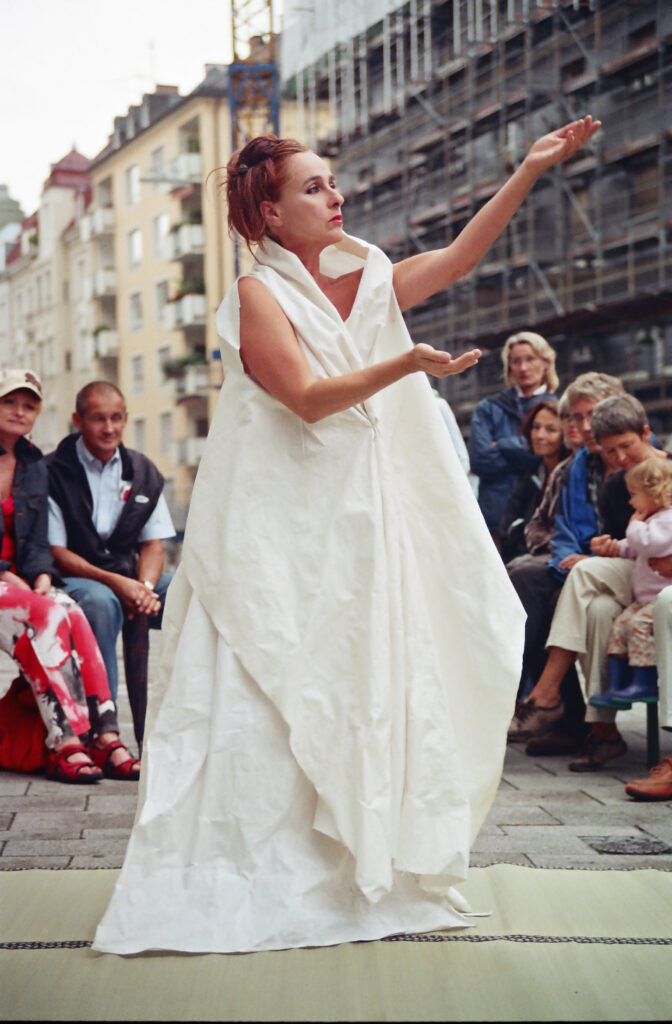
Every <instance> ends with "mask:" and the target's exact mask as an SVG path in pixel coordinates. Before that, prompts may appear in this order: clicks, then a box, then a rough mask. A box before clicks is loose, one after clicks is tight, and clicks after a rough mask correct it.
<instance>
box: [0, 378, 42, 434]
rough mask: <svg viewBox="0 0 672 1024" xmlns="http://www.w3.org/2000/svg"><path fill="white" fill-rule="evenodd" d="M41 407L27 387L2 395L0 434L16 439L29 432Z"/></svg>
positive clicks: (35, 396) (0, 403)
mask: <svg viewBox="0 0 672 1024" xmlns="http://www.w3.org/2000/svg"><path fill="white" fill-rule="evenodd" d="M41 407H42V403H41V402H40V400H39V398H38V397H37V395H34V394H33V392H32V391H28V389H27V388H19V390H18V391H10V392H9V394H8V395H3V396H2V398H0V434H2V435H3V436H4V437H13V438H16V439H18V438H19V437H23V436H24V435H25V434H29V433H30V432H31V430H32V429H33V424H34V423H35V420H36V419H37V417H38V415H39V412H40V409H41Z"/></svg>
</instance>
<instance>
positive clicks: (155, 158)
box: [149, 146, 166, 192]
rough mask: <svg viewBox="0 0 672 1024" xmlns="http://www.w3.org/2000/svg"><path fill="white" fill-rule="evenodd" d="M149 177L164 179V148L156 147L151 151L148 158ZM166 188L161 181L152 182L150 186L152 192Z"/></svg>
mask: <svg viewBox="0 0 672 1024" xmlns="http://www.w3.org/2000/svg"><path fill="white" fill-rule="evenodd" d="M149 167H150V171H149V175H150V177H151V178H159V179H160V178H165V177H166V147H165V146H157V147H156V149H153V150H152V152H151V153H150V156H149ZM165 188H166V183H165V182H163V181H154V182H153V184H152V191H153V192H160V191H162V190H164V189H165Z"/></svg>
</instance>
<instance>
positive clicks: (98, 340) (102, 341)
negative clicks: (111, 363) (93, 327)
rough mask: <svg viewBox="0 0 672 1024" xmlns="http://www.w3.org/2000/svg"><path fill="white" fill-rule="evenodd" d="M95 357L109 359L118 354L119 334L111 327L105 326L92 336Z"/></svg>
mask: <svg viewBox="0 0 672 1024" xmlns="http://www.w3.org/2000/svg"><path fill="white" fill-rule="evenodd" d="M93 350H94V353H95V356H96V359H109V358H111V357H113V356H117V355H119V335H118V334H117V332H116V331H115V330H114V328H112V327H105V328H103V330H101V331H98V332H97V333H96V334H94V337H93Z"/></svg>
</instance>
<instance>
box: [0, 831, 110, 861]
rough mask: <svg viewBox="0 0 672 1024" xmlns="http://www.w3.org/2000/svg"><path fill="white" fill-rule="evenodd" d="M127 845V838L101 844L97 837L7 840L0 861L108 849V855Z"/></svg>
mask: <svg viewBox="0 0 672 1024" xmlns="http://www.w3.org/2000/svg"><path fill="white" fill-rule="evenodd" d="M127 845H128V836H124V837H119V838H115V839H105V840H103V841H102V842H100V841H99V840H98V838H97V837H94V838H93V839H92V838H88V839H64V840H62V839H35V840H32V839H26V838H21V839H8V840H7V842H6V844H5V847H4V849H3V851H2V859H3V860H6V859H10V858H12V857H30V856H33V855H34V856H36V857H50V856H51V857H56V856H61V857H62V856H64V855H66V854H68V855H69V856H74V855H75V854H76V855H77V856H82V855H92V854H96V853H98V852H99V851H102V850H104V849H108V848H109V851H110V853H118V852H120V851H122V852H123V851H125V850H126V846H127Z"/></svg>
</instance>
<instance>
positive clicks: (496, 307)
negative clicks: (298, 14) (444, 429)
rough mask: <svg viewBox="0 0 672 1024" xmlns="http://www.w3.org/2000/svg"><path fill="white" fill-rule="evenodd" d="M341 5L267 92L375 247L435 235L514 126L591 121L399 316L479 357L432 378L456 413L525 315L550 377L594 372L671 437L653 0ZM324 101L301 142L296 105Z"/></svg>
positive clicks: (452, 218)
mask: <svg viewBox="0 0 672 1024" xmlns="http://www.w3.org/2000/svg"><path fill="white" fill-rule="evenodd" d="M302 3H303V7H304V10H307V13H306V14H305V18H306V19H307V21H306V24H308V23H309V22H310V19H311V17H313V16H314V15H315V12H314V11H312V12H311V9H310V7H311V5H310V4H309V3H305V2H304V0H302ZM349 5H350V7H351V8H352V10H353V11H355V10H356V11H357V12H359V13H360V14H361V12H362V8H363V6H364V5H363V4H361V3H359V2H356V0H344V4H343V8H342V9H341V13H342V15H343V16H342V18H341V21H340V26H339V32H338V34H337V35H335V36H333V37H331V41H332V42H333V45H331V46H330V47H327V46H324V41H325V39H326V38H327V37H326V36H325V35H324V33H322V35H320V33H319V32H315V38H316V39H317V40H318V41H319V42H321V44H322V47H323V49H322V52H320V53H319V54H317V53H316V52H315V48H314V49H313V51H310V52H309V51H308V50H307V51H306V53H307V54H308V55H309V56H310V63H308V62H306V63H304V64H303V65H302V66H301V67H298V66H297V67H296V68H294V70H293V74H292V75H291V76H289V75H288V74H287V73H285V75H284V77H285V88H286V90H287V91H289V92H290V93H291V92H293V91H295V92H296V95H297V98H298V100H299V105H300V107H301V108H302V109H303V111H304V124H305V128H306V131H305V137H306V138H307V139H308V141H310V142H311V144H312V145H314V146H315V147H317V148H318V150H319V151H320V152H321V153H323V154H324V155H325V156H328V157H329V158H330V159H331V161H332V164H333V166H334V167H335V170H336V173H337V176H338V180H339V185H340V187H341V189H342V190H343V191H344V193H345V195H346V207H345V217H346V224H347V226H348V228H349V230H350V231H351V232H352V233H354V234H356V235H359V236H361V237H364V238H367V239H369V240H370V241H373V242H375V243H377V244H378V245H380V246H381V247H382V248H383V249H385V251H386V252H387V253H388V254H389V255H390V257H391V258H392V259H393V260H398V259H400V258H403V257H405V256H408V255H411V254H412V253H414V252H417V251H420V250H423V249H431V248H438V247H440V246H444V245H447V244H449V243H450V242H451V241H452V240H453V239H454V238H455V237H456V236H457V234H459V232H460V231H461V229H462V228H463V226H464V225H465V224H466V222H467V221H468V220H469V219H470V217H472V216H473V214H474V213H475V212H476V211H477V210H478V209H479V207H480V206H481V205H482V204H483V203H484V202H485V201H487V199H488V198H489V197H490V196H491V195H492V194H494V192H495V191H496V190H497V189H498V188H499V186H500V185H501V184H502V183H503V182H504V181H505V180H506V178H507V177H508V175H509V174H510V173H511V170H512V169H513V168H514V167H515V166H516V165H517V164H518V163H519V162H520V161H521V159H522V158H523V157H524V155H525V152H526V150H527V147H528V146H529V144H530V143H531V142H532V141H533V139H534V138H536V137H538V136H539V135H541V134H543V133H544V132H545V131H548V130H549V129H550V128H552V127H556V126H558V125H559V124H562V123H564V122H566V121H567V120H569V119H571V118H574V117H578V116H580V115H582V114H584V113H592V114H593V115H594V116H595V117H599V118H600V119H601V120H602V121H603V124H604V130H603V131H602V132H601V133H599V135H598V136H596V138H595V139H594V140H593V142H592V143H591V144H590V145H589V146H588V147H587V148H586V149H584V150H582V151H581V152H580V153H579V154H577V156H576V157H575V158H574V159H573V160H572V161H571V162H569V163H568V164H566V165H562V166H561V167H560V168H554V169H553V171H552V172H551V173H549V174H547V175H545V176H544V178H543V179H541V180H540V181H539V182H538V183H537V185H536V186H535V188H534V190H533V192H532V193H531V194H530V196H529V197H528V199H527V201H526V203H525V204H524V207H523V208H522V209H521V211H519V213H518V214H517V216H516V217H515V218H514V220H513V221H512V223H511V225H510V226H509V228H508V229H507V230H506V231H505V233H504V234H503V235H502V236H501V238H500V239H499V240H498V241H497V243H496V244H495V245H494V246H493V248H492V249H491V250H490V252H489V253H488V254H487V256H486V258H485V260H484V262H483V263H481V264H480V266H479V267H478V268H477V269H476V271H475V272H474V273H472V274H471V275H470V277H469V278H468V279H466V280H463V281H461V282H459V283H458V284H457V285H456V286H454V287H453V288H451V289H449V290H448V291H446V292H443V293H441V294H440V295H438V296H435V297H433V298H432V299H431V300H429V301H428V302H427V303H425V304H424V305H423V306H421V307H416V308H415V309H414V310H412V311H411V312H410V313H409V314H408V321H409V326H410V328H411V332H412V334H413V337H414V338H415V340H416V341H428V342H430V343H432V344H434V345H439V346H443V347H448V348H450V350H451V351H457V352H459V351H461V350H463V349H466V348H470V347H472V346H474V345H479V347H481V348H483V349H484V350H488V351H491V352H492V358H487V357H486V358H485V359H483V360H482V361H481V363H480V364H479V367H478V372H477V373H474V374H465V375H463V377H460V378H450V379H449V380H448V381H447V382H446V383H445V385H443V386H444V387H445V393H446V395H447V397H449V398H450V400H451V401H452V402H453V404H454V407H455V409H456V412H457V414H458V418H459V419H460V421H461V423H462V425H463V426H466V424H467V422H468V418H469V414H470V411H471V409H472V408H473V405H474V403H475V402H476V401H477V400H478V399H479V398H480V397H482V396H483V395H484V394H487V393H488V392H489V391H490V390H493V389H495V388H497V387H500V386H501V367H500V364H499V359H498V357H497V355H496V350H497V349H498V348H499V347H500V346H501V344H502V342H503V340H504V339H505V338H506V336H507V335H508V334H509V333H511V332H512V331H513V330H519V329H522V328H524V327H534V329H536V330H538V331H540V333H542V334H545V335H546V337H548V338H549V340H550V341H551V343H552V344H554V346H555V347H556V348H557V349H558V354H559V367H560V371H561V378H562V379H563V380H564V381H565V382H567V381H568V380H569V379H571V377H573V376H575V375H576V374H577V373H579V372H582V371H584V370H587V369H605V368H609V370H610V372H614V373H617V374H619V375H620V376H621V377H622V378H623V380H624V382H625V383H626V384H627V386H628V387H629V388H630V389H631V390H634V391H635V393H637V394H638V395H639V396H640V397H642V399H643V400H644V401H645V404H647V407H648V408H649V410H650V411H652V412H653V413H656V414H657V415H658V421H657V425H658V429H659V431H661V432H662V433H668V432H669V431H671V430H672V414H670V412H669V410H670V408H671V407H672V252H671V249H670V238H671V231H672V102H671V101H672V4H669V3H665V2H664V0H640V2H638V3H631V2H628V0H599V2H598V0H594V2H593V0H407V2H406V3H405V4H404V5H403V6H400V5H399V4H398V3H397V4H396V5H391V4H386V3H384V0H379V5H378V8H376V3H375V2H372V3H370V4H369V8H370V9H371V11H372V15H371V17H370V18H369V20H368V21H367V22H366V23H364V24H362V22H361V19H360V21H359V22H357V21H356V19H354V18H352V17H350V14H351V11H350V7H349ZM328 7H329V8H331V7H333V5H328ZM315 8H316V10H317V9H318V8H319V5H317V4H316V5H315ZM348 25H354V26H355V28H356V31H355V32H352V33H351V34H350V35H347V34H346V32H345V29H344V27H343V26H348ZM313 28H315V25H314V21H313ZM283 59H284V57H283ZM291 69H292V65H291V64H288V65H287V66H286V68H285V71H286V72H287V71H288V70H291ZM327 99H328V100H329V102H330V105H331V109H332V114H333V120H332V125H333V127H332V129H331V130H330V132H329V133H328V134H327V135H326V136H324V137H318V133H317V132H316V131H315V122H314V119H313V118H312V116H311V109H313V108H314V106H315V104H316V103H317V102H319V101H324V100H327ZM652 331H653V333H652ZM651 339H653V340H651Z"/></svg>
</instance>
